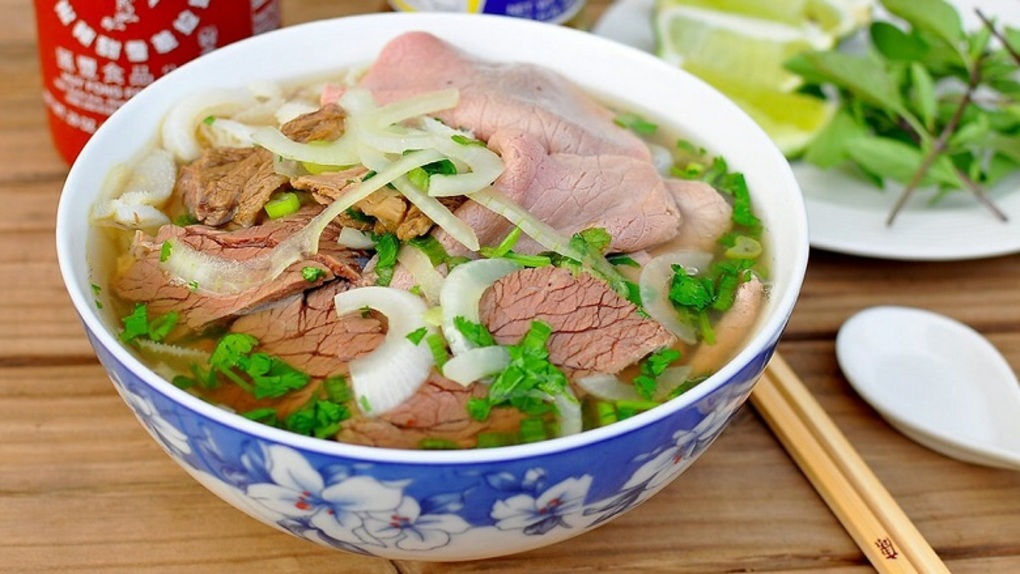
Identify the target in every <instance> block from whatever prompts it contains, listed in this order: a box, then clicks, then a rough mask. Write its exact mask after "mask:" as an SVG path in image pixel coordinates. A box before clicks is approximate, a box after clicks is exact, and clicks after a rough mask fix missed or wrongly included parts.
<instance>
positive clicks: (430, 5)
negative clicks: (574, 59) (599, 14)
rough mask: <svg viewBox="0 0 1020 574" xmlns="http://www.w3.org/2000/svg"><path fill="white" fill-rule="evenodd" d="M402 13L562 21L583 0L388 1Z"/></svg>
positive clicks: (581, 6) (574, 14)
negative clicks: (483, 15) (477, 15)
mask: <svg viewBox="0 0 1020 574" xmlns="http://www.w3.org/2000/svg"><path fill="white" fill-rule="evenodd" d="M390 6H392V7H393V9H394V10H400V11H402V12H469V13H472V14H496V15H499V16H514V17H516V18H527V19H530V20H538V21H540V22H550V23H553V24H563V23H564V22H566V21H568V20H570V19H571V18H573V17H574V16H576V15H577V13H578V12H580V10H581V8H583V7H584V0H390Z"/></svg>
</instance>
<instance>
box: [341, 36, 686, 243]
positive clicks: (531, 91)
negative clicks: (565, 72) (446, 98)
mask: <svg viewBox="0 0 1020 574" xmlns="http://www.w3.org/2000/svg"><path fill="white" fill-rule="evenodd" d="M361 85H363V86H365V87H367V88H369V89H371V90H372V91H373V93H374V95H375V96H376V99H377V100H378V101H380V102H383V103H385V102H388V101H394V100H398V99H401V98H406V97H409V96H412V95H416V94H420V93H424V92H430V91H434V90H438V89H443V88H450V87H456V88H458V89H459V90H460V102H459V104H458V105H457V106H456V107H455V108H452V109H450V110H444V111H442V112H439V113H438V114H437V117H439V118H440V119H441V120H443V121H444V122H445V123H447V124H448V125H451V126H454V127H458V128H464V129H468V130H471V131H473V133H474V134H475V136H476V137H478V138H480V139H482V140H484V141H486V142H487V144H488V146H489V147H490V148H492V149H493V150H494V151H496V152H497V153H499V154H500V155H502V156H503V160H504V162H505V163H506V170H505V172H504V173H503V175H502V176H501V177H500V178H499V179H498V180H497V181H496V182H495V186H496V187H497V188H498V189H500V190H501V191H503V192H504V193H506V194H507V195H508V196H510V197H511V198H512V199H513V200H514V201H516V202H517V203H519V204H521V205H523V206H524V207H526V208H527V209H528V210H529V211H530V212H531V213H532V214H533V215H535V216H536V217H538V218H539V219H541V220H543V221H546V222H547V223H549V224H551V225H552V226H553V227H554V228H556V229H558V230H559V231H561V232H563V233H568V234H569V233H574V232H576V231H579V230H580V229H584V228H586V227H604V228H606V229H607V230H608V231H609V232H610V234H611V235H612V237H613V242H612V244H611V246H610V248H611V250H613V251H636V250H639V249H644V248H646V247H651V246H652V245H655V244H658V243H662V242H663V241H666V240H669V239H670V238H672V237H673V236H674V235H676V233H677V229H678V227H679V225H680V223H681V215H680V212H679V210H678V209H677V207H676V205H675V202H674V199H673V196H672V195H671V194H670V193H669V191H668V190H667V188H666V185H665V183H664V180H663V178H662V177H661V176H660V175H659V173H658V172H657V171H656V169H655V166H654V164H653V163H652V159H651V153H650V152H649V150H648V146H647V145H645V144H644V142H642V141H641V140H640V139H639V138H638V137H636V136H635V135H634V134H632V133H631V132H629V131H628V130H626V129H624V128H622V127H620V126H618V125H616V124H615V123H614V122H613V112H611V111H610V110H609V109H607V108H606V107H604V106H601V105H599V104H598V103H597V102H596V101H594V100H593V99H592V98H590V97H588V96H587V95H585V94H584V93H582V92H581V91H580V90H578V89H577V88H576V87H574V86H573V85H572V84H571V83H570V82H569V81H568V80H566V79H565V78H564V77H561V76H560V75H558V74H556V73H555V72H552V71H549V70H545V69H542V68H539V67H536V66H532V65H528V64H504V63H492V62H486V61H481V60H477V59H474V58H473V57H471V56H470V55H468V54H466V53H464V52H462V51H460V50H458V49H457V48H455V47H454V46H452V45H450V44H448V43H446V42H444V41H442V40H440V39H438V38H436V37H435V36H432V35H430V34H427V33H423V32H412V33H408V34H404V35H402V36H399V37H398V38H396V39H394V40H393V41H391V42H390V43H389V44H387V46H386V47H385V48H384V49H383V51H382V52H381V53H380V55H379V57H378V58H377V60H376V61H375V63H374V64H373V65H372V67H371V68H370V69H369V71H368V72H367V73H366V74H365V76H364V77H363V79H362V81H361ZM457 215H458V216H460V217H462V218H464V219H466V220H468V221H469V222H470V224H471V225H472V227H474V229H475V231H476V232H477V233H478V234H479V235H480V239H481V243H482V244H483V245H486V244H488V245H491V244H493V243H494V238H502V237H503V236H504V235H505V234H506V232H507V231H508V229H509V226H508V224H507V223H505V222H504V221H503V219H502V218H501V217H500V216H498V215H495V214H492V213H489V212H488V211H487V210H486V209H484V208H482V207H481V206H479V205H476V204H473V203H470V202H469V203H468V204H465V206H464V207H462V208H461V209H460V210H459V211H458V213H457ZM437 237H440V238H441V240H442V241H443V243H444V245H445V246H446V247H447V248H448V249H450V250H451V251H453V252H454V253H458V254H460V253H463V249H461V248H460V247H459V246H458V245H456V244H455V242H453V241H452V240H451V239H450V238H449V237H446V236H445V235H444V234H442V233H438V234H437ZM516 249H517V250H519V251H522V252H534V251H537V250H539V247H538V246H537V244H535V243H534V242H532V241H530V240H525V241H522V242H521V244H520V245H518V246H517V248H516Z"/></svg>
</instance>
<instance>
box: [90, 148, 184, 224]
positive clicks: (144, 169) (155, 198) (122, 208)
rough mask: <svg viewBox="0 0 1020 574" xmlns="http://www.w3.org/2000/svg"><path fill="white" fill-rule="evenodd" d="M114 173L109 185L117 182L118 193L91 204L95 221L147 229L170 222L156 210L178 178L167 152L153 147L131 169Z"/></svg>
mask: <svg viewBox="0 0 1020 574" xmlns="http://www.w3.org/2000/svg"><path fill="white" fill-rule="evenodd" d="M117 174H118V175H117V179H116V180H111V185H118V186H119V187H120V193H119V195H117V196H115V197H111V198H110V199H108V200H106V201H101V202H98V203H96V204H95V205H94V206H93V208H92V220H93V222H94V223H97V224H100V225H115V226H120V227H126V228H128V229H150V228H153V227H157V226H160V225H163V224H166V223H169V222H170V220H169V219H168V218H167V216H166V215H165V214H164V213H163V212H162V211H161V210H160V209H159V208H160V207H162V206H163V204H164V203H166V200H167V199H169V198H170V194H171V193H172V192H173V189H174V183H175V182H176V180H177V165H176V164H175V163H174V160H173V157H171V155H170V153H169V152H167V151H166V150H162V149H155V150H152V151H151V152H149V153H148V154H147V155H146V156H145V157H144V158H142V160H141V161H139V162H138V164H137V165H135V166H134V168H133V169H131V170H130V171H121V170H118V172H117ZM111 191H113V190H111ZM114 193H116V191H114Z"/></svg>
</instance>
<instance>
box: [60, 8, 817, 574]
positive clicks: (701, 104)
mask: <svg viewBox="0 0 1020 574" xmlns="http://www.w3.org/2000/svg"><path fill="white" fill-rule="evenodd" d="M409 30H427V31H430V32H432V33H434V34H436V35H438V36H440V37H442V38H444V39H446V40H448V41H451V42H453V43H455V44H457V45H459V46H462V47H464V48H466V49H468V50H470V51H471V52H473V53H476V54H477V55H479V56H481V57H485V58H489V59H505V60H514V61H528V62H533V63H537V64H541V65H544V66H547V67H551V68H554V69H556V70H559V71H560V72H561V73H563V74H565V75H566V76H568V77H570V78H571V79H572V80H574V81H575V82H576V83H578V84H579V85H581V86H583V87H586V88H588V89H590V90H591V91H593V92H594V93H596V94H599V95H600V96H603V97H606V98H607V99H608V100H609V101H616V102H623V103H625V104H626V105H627V106H628V107H629V108H630V109H633V110H635V111H638V112H640V113H645V114H646V115H647V116H648V117H652V118H656V119H657V120H661V121H662V122H665V123H667V124H669V125H671V127H673V128H675V129H676V130H677V131H678V132H679V133H683V134H684V135H685V136H687V137H688V139H690V140H692V141H694V142H696V143H698V144H700V145H702V146H704V147H705V148H706V149H708V150H711V151H713V152H714V153H717V154H721V155H723V156H725V157H726V159H727V160H728V162H729V165H730V166H731V168H733V169H734V170H737V171H741V172H743V173H744V174H745V176H746V177H747V180H748V183H749V186H750V188H751V190H752V195H753V197H754V201H755V204H756V209H757V210H758V213H759V214H760V215H761V217H762V219H763V221H764V222H765V225H766V228H767V229H768V235H769V240H770V245H769V250H768V252H769V256H770V258H771V271H772V275H771V277H770V279H771V285H770V296H769V302H768V304H767V308H766V310H765V316H764V317H763V318H762V319H761V320H760V321H759V323H758V325H757V327H756V330H755V332H754V333H753V334H751V336H750V342H749V344H748V345H747V346H746V348H745V349H744V350H743V351H742V352H740V353H739V355H738V356H737V357H736V358H735V359H734V360H733V361H732V362H731V363H730V364H728V365H727V366H726V367H724V368H723V369H722V370H721V371H720V372H719V373H717V374H716V375H715V376H713V377H712V378H710V379H708V380H707V381H705V382H704V383H702V384H701V385H699V386H698V387H696V388H695V389H693V390H691V391H689V392H688V393H686V394H685V395H683V396H681V397H680V398H678V399H675V400H673V401H671V402H670V403H667V404H666V405H663V406H661V407H658V408H656V409H653V410H652V411H649V412H647V413H643V414H641V415H638V416H636V417H633V418H630V419H627V420H625V421H622V422H619V423H616V424H614V425H611V426H609V427H605V428H601V429H597V430H594V431H589V432H586V433H582V434H580V435H576V436H572V437H566V438H561V439H555V440H550V441H546V442H542V443H537V444H530V445H521V446H513V447H502V448H496V449H486V450H475V451H441V452H437V451H404V450H387V449H375V448H370V447H360V446H352V445H345V444H339V443H333V442H327V441H323V440H318V439H312V438H308V437H302V436H298V435H294V434H291V433H287V432H285V431H281V430H278V429H273V428H270V427H267V426H263V425H261V424H258V423H255V422H252V421H249V420H246V419H244V418H242V417H240V416H237V415H234V414H231V413H229V412H226V411H224V410H221V409H219V408H217V407H214V406H212V405H210V404H208V403H205V402H203V401H201V400H199V399H197V398H195V397H194V396H192V395H190V394H187V393H186V392H184V391H182V390H179V389H177V388H176V387H174V386H173V385H171V384H169V383H167V382H166V381H165V380H163V379H162V378H160V377H159V376H158V375H156V374H155V373H154V372H153V371H152V370H151V369H149V368H148V367H146V366H144V365H143V364H142V363H141V362H139V360H138V359H137V358H136V357H135V356H134V355H133V354H132V353H131V352H130V351H128V350H127V349H126V348H124V347H123V346H122V345H121V344H120V343H119V341H118V339H117V337H116V335H115V332H114V329H115V327H113V326H111V322H110V321H109V319H108V318H107V317H104V316H102V311H101V310H100V309H98V308H97V306H96V304H95V295H94V293H93V290H92V286H93V285H94V284H96V283H99V284H100V285H101V284H102V281H101V279H100V278H101V277H103V276H104V270H103V268H102V267H103V264H102V262H101V261H99V260H95V261H93V260H91V259H90V256H91V252H90V250H89V246H90V244H91V242H92V240H93V235H92V231H91V230H90V227H89V222H88V215H87V214H88V213H89V206H90V205H91V204H92V203H93V202H94V201H95V200H96V198H97V195H98V194H99V190H100V188H101V187H102V182H103V180H104V178H105V177H106V176H107V174H108V173H110V171H111V169H112V168H114V167H115V166H117V165H118V164H122V163H125V162H129V161H130V160H132V159H133V158H135V157H137V156H138V155H139V153H140V151H141V150H143V149H145V147H146V146H148V145H151V143H152V142H153V140H154V138H155V134H156V133H157V132H158V126H159V122H160V119H161V118H162V117H163V116H164V115H165V114H166V112H167V110H168V109H169V108H170V106H172V105H173V104H174V103H176V102H178V101H179V100H181V99H183V98H184V97H186V96H188V95H191V94H193V93H196V92H200V91H204V90H208V89H212V88H218V87H236V86H245V85H248V84H250V83H252V82H254V81H257V80H285V79H293V78H301V77H308V76H310V75H312V74H315V73H320V72H323V71H329V70H336V69H339V68H342V67H345V66H350V65H360V64H365V63H368V62H370V61H371V60H372V59H373V58H374V57H375V55H376V54H377V53H378V51H379V50H380V49H381V47H382V46H383V44H385V43H386V42H387V41H388V40H389V39H391V38H393V37H394V36H396V35H398V34H400V33H402V32H405V31H409ZM57 250H58V255H59V259H60V268H61V272H62V274H63V277H64V281H65V282H66V285H67V289H68V291H69V293H70V295H71V298H72V300H73V302H74V305H75V307H76V309H77V311H78V313H79V315H80V316H81V319H82V321H83V323H84V325H85V329H86V331H87V333H88V336H89V338H90V340H91V342H92V345H93V347H94V348H95V350H96V354H97V355H98V357H99V359H100V361H101V362H102V363H103V365H104V367H105V368H106V369H107V371H108V372H109V374H110V378H111V379H112V380H113V382H114V385H115V386H116V388H117V390H118V392H119V393H120V394H121V396H122V397H123V398H124V400H125V402H126V403H127V404H128V406H129V407H130V408H131V409H132V410H133V411H134V413H135V415H136V416H137V417H138V419H139V420H140V421H141V422H142V424H143V425H144V426H145V428H146V429H147V430H148V431H149V433H150V434H151V435H152V436H153V437H154V438H155V439H156V440H157V441H158V443H159V444H160V445H162V447H163V448H164V449H165V450H166V452H167V453H168V454H169V455H170V456H171V457H172V458H173V459H174V460H175V461H177V462H178V463H179V464H180V465H181V467H182V468H184V469H185V470H186V471H187V472H188V473H189V474H191V475H192V476H193V477H194V478H195V479H196V480H198V481H199V482H201V483H202V484H203V485H205V486H206V487H207V488H209V489H210V490H211V491H213V492H214V493H216V494H217V495H219V496H220V497H221V498H223V499H224V500H225V501H227V502H229V503H230V504H232V505H234V506H236V507H237V508H239V509H241V510H243V511H244V512H246V513H248V514H250V515H251V516H253V517H255V518H257V519H259V520H261V521H263V522H265V523H266V524H269V525H272V526H275V527H276V528H278V529H280V530H283V531H286V532H289V533H291V534H293V535H295V536H298V537H300V538H305V539H308V540H312V541H314V542H316V543H319V544H322V545H325V546H329V547H334V548H338V549H342V550H347V551H351V552H357V553H361V554H368V555H374V556H380V557H386V558H392V559H410V560H468V559H476V558H485V557H492V556H498V555H505V554H511V553H516V552H522V551H526V550H530V549H534V548H539V547H541V546H546V545H548V544H552V543H555V542H559V541H561V540H565V539H567V538H570V537H573V536H576V535H578V534H581V533H584V532H586V531H588V530H590V529H592V528H595V527H597V526H599V525H602V524H605V523H606V522H608V521H610V520H612V519H613V518H615V517H617V516H619V515H621V514H622V513H624V512H626V511H628V510H630V509H632V508H634V507H635V506H637V505H638V504H640V503H642V502H643V501H645V500H646V499H648V498H649V497H650V496H652V495H653V494H655V493H656V492H657V491H659V490H660V489H662V488H663V487H665V486H666V485H667V484H669V483H670V482H671V481H672V480H673V479H675V478H676V477H677V476H679V475H680V473H682V472H683V471H684V470H685V469H687V467H688V466H690V465H691V464H692V463H693V462H694V461H695V460H696V459H697V458H698V456H700V455H701V453H702V452H704V451H705V449H707V448H708V447H709V445H711V444H712V442H713V441H714V440H715V439H716V438H717V437H718V436H719V434H720V433H721V432H722V430H723V428H725V426H726V424H727V423H728V422H729V420H730V419H731V418H732V417H733V415H734V414H735V413H736V411H737V409H738V408H740V406H741V405H742V404H743V402H744V401H745V399H746V398H747V396H748V395H749V394H750V392H751V389H752V387H753V385H754V383H755V381H756V380H757V378H758V376H759V375H760V374H761V371H762V369H763V368H764V366H765V364H766V363H767V362H768V359H769V357H770V356H771V354H772V353H773V351H774V350H775V347H776V344H777V343H778V340H779V337H780V334H781V333H782V330H783V328H784V327H785V325H786V322H787V320H788V318H789V316H790V314H791V312H792V310H793V306H794V303H795V301H796V299H797V295H798V292H799V290H800V286H801V283H802V281H803V276H804V271H805V268H806V264H807V254H808V241H807V224H806V218H805V215H804V206H803V202H802V200H801V195H800V191H799V189H798V187H797V183H796V181H795V179H794V177H793V175H792V173H791V171H790V169H789V166H788V164H787V162H786V161H785V159H784V158H783V156H782V155H781V154H780V153H779V152H778V151H777V150H776V148H775V147H774V146H773V145H772V144H771V142H770V141H769V140H768V138H767V136H765V134H764V133H763V132H762V131H761V130H760V129H759V128H758V127H757V126H756V125H755V124H754V123H753V122H752V121H751V120H750V119H749V118H748V117H747V116H745V115H744V114H743V113H741V112H740V111H739V109H738V108H737V107H736V106H735V105H733V104H732V103H731V102H729V101H728V100H726V99H725V98H724V97H723V96H721V95H720V94H718V93H717V92H715V91H714V90H712V89H711V88H709V87H707V86H706V85H705V84H703V83H701V82H700V81H699V80H697V79H695V78H693V77H692V76H689V75H687V74H685V73H683V72H682V71H680V70H678V69H674V68H673V67H671V66H669V65H667V64H665V63H663V62H661V61H659V60H657V59H655V58H654V57H652V56H650V55H648V54H644V53H641V52H639V51H637V50H633V49H631V48H628V47H625V46H622V45H618V44H615V43H612V42H611V41H608V40H604V39H601V38H598V37H595V36H592V35H590V34H587V33H584V32H579V31H576V30H571V29H566V28H560V27H555V26H551V25H546V24H537V23H533V22H528V21H524V20H516V19H506V18H497V17H484V16H469V15H454V14H430V15H423V14H379V15H370V16H359V17H351V18H341V19H336V20H331V21H322V22H316V23H312V24H306V25H301V26H295V27H291V28H285V29H283V30H280V31H278V32H273V33H270V34H266V35H263V36H258V37H255V38H252V39H250V40H246V41H244V42H241V43H238V44H234V45H231V46H228V47H226V48H223V49H221V50H218V51H216V52H214V53H212V54H210V55H208V56H205V57H203V58H200V59H198V60H196V61H195V62H193V63H191V64H188V65H185V66H183V67H182V68H180V69H179V70H177V71H175V72H173V73H171V74H169V75H167V76H166V77H165V78H163V79H161V80H159V81H157V82H156V83H154V84H153V85H152V86H150V87H149V88H147V89H146V90H144V91H143V92H141V93H140V94H138V95H137V96H136V97H134V98H133V99H131V100H130V101H129V102H128V103H127V104H126V105H125V106H124V107H123V108H121V109H120V110H119V111H118V112H117V113H116V114H114V116H113V117H112V118H111V119H110V120H108V121H107V122H106V123H105V124H104V125H103V126H102V127H101V129H100V130H99V131H98V132H97V133H96V134H95V136H94V137H93V138H92V140H91V141H90V142H89V144H88V145H87V146H86V148H85V149H84V150H83V152H82V154H81V156H80V157H79V159H78V161H77V162H76V163H75V165H74V166H73V167H72V169H71V172H70V174H69V176H68V178H67V181H66V184H65V187H64V191H63V196H62V197H61V202H60V207H59V212H58V216H57Z"/></svg>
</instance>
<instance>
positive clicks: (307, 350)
mask: <svg viewBox="0 0 1020 574" xmlns="http://www.w3.org/2000/svg"><path fill="white" fill-rule="evenodd" d="M349 286H350V285H349V284H348V283H344V282H341V281H334V282H332V283H329V284H326V285H324V286H322V287H320V288H319V289H315V290H312V291H308V292H306V293H304V294H301V295H297V296H295V297H292V298H290V299H287V300H285V301H281V302H280V303H278V304H276V305H273V306H271V307H269V308H267V309H264V310H261V311H257V312H255V313H250V314H248V315H244V316H242V317H238V319H237V320H236V321H234V323H233V325H231V327H230V330H231V331H234V332H238V333H247V334H249V335H252V336H253V337H255V338H256V339H258V340H259V345H260V346H259V350H260V351H262V352H265V353H269V354H270V355H275V356H277V357H280V358H281V359H283V360H285V361H287V362H288V363H290V364H291V365H292V366H294V367H296V368H298V369H300V370H302V371H304V372H306V373H308V374H309V375H311V376H312V377H314V378H326V377H330V376H333V375H338V374H345V373H346V372H347V363H349V362H350V361H352V360H354V359H356V358H358V357H360V356H362V355H364V354H366V353H368V352H370V351H372V350H373V349H375V348H376V347H378V346H379V344H381V343H382V340H383V337H384V335H385V333H384V325H383V324H382V322H381V321H379V320H378V319H376V318H375V317H374V316H373V315H368V316H364V317H363V316H361V315H359V314H357V313H348V314H346V315H344V316H343V317H341V316H339V315H338V314H337V312H336V309H335V307H334V306H333V298H334V297H335V296H336V295H337V293H340V292H342V291H345V290H347V289H348V288H349Z"/></svg>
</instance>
